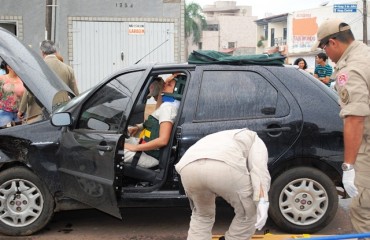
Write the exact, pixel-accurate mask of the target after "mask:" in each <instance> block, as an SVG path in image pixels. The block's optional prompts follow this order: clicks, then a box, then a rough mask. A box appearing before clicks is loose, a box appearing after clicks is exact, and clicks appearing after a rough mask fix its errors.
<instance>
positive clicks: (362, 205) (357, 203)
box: [350, 186, 370, 240]
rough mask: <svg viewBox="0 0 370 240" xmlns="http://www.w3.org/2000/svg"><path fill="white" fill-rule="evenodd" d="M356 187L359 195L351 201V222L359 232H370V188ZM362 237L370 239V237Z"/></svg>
mask: <svg viewBox="0 0 370 240" xmlns="http://www.w3.org/2000/svg"><path fill="white" fill-rule="evenodd" d="M356 187H357V190H358V195H357V196H356V197H354V198H353V199H352V201H351V209H350V216H351V222H352V225H353V228H354V229H355V230H356V231H357V232H358V233H363V232H370V189H369V188H363V187H360V186H356ZM362 239H366V240H370V238H362Z"/></svg>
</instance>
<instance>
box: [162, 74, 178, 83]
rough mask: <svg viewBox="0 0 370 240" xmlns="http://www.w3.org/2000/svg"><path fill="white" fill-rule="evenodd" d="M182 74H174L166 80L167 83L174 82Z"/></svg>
mask: <svg viewBox="0 0 370 240" xmlns="http://www.w3.org/2000/svg"><path fill="white" fill-rule="evenodd" d="M179 74H180V73H174V74H172V75H171V76H169V77H168V78H166V80H164V82H165V83H168V82H170V81H172V80H173V79H174V78H175V77H177V76H178V75H179Z"/></svg>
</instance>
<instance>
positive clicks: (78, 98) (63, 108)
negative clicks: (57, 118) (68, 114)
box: [55, 89, 92, 112]
mask: <svg viewBox="0 0 370 240" xmlns="http://www.w3.org/2000/svg"><path fill="white" fill-rule="evenodd" d="M91 91H92V89H89V90H86V91H85V92H83V93H81V94H80V95H78V96H76V97H74V98H73V99H72V100H71V101H69V102H68V103H67V104H65V105H63V106H61V107H59V108H58V109H57V110H56V111H55V112H64V111H66V110H67V109H70V108H71V107H72V106H74V105H76V104H77V105H78V104H79V103H80V102H81V101H82V100H83V99H84V98H85V97H86V96H87V95H89V93H90V92H91Z"/></svg>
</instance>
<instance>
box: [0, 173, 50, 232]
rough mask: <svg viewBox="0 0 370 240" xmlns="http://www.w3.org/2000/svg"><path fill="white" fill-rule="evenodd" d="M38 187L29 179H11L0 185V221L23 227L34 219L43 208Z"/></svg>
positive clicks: (42, 200)
mask: <svg viewBox="0 0 370 240" xmlns="http://www.w3.org/2000/svg"><path fill="white" fill-rule="evenodd" d="M43 204H44V199H43V197H42V194H41V191H40V189H39V188H38V187H37V186H36V185H35V184H33V183H32V182H30V181H27V180H24V179H12V180H9V181H7V182H5V183H3V184H2V185H1V186H0V221H1V222H3V223H5V224H6V225H8V226H11V227H25V226H28V225H30V224H31V223H33V222H34V221H36V220H37V219H38V218H39V217H40V215H41V213H42V209H43Z"/></svg>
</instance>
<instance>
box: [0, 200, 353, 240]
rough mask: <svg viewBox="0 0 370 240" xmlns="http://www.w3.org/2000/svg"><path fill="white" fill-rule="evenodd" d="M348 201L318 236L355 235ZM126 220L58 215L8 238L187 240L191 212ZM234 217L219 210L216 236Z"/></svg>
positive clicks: (130, 212) (164, 211) (129, 215)
mask: <svg viewBox="0 0 370 240" xmlns="http://www.w3.org/2000/svg"><path fill="white" fill-rule="evenodd" d="M348 205H349V200H340V208H339V209H338V212H337V215H336V217H335V219H334V220H333V221H332V222H331V223H330V224H329V225H328V226H327V227H325V228H324V229H322V230H321V231H320V232H318V233H316V234H322V235H324V234H325V235H327V234H328V235H332V234H345V233H352V232H353V230H352V227H351V223H350V219H349V215H348ZM124 213H125V219H124V220H123V221H121V220H119V219H116V218H114V217H111V216H109V215H107V214H105V213H102V212H99V211H98V210H78V211H65V212H60V213H56V214H55V215H54V217H53V219H52V221H51V223H50V224H49V225H48V226H47V227H46V228H45V229H44V230H42V231H40V232H38V233H37V234H35V235H33V236H28V237H7V236H1V235H0V239H6V240H8V239H9V240H13V239H22V240H98V239H99V240H180V239H181V240H183V239H186V233H187V230H188V225H189V219H190V213H191V212H190V209H188V208H127V209H124ZM232 218H233V210H232V209H231V208H225V207H224V208H218V209H217V216H216V223H215V226H214V228H213V234H223V233H224V232H225V231H226V230H227V228H228V226H229V224H230V221H231V219H232ZM266 230H267V231H269V232H270V233H272V234H290V233H284V232H281V231H279V230H278V229H277V228H276V226H275V225H274V224H273V223H272V222H270V221H268V222H267V224H266V226H265V227H264V229H262V230H261V231H259V232H256V234H263V233H264V232H265V231H266Z"/></svg>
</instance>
